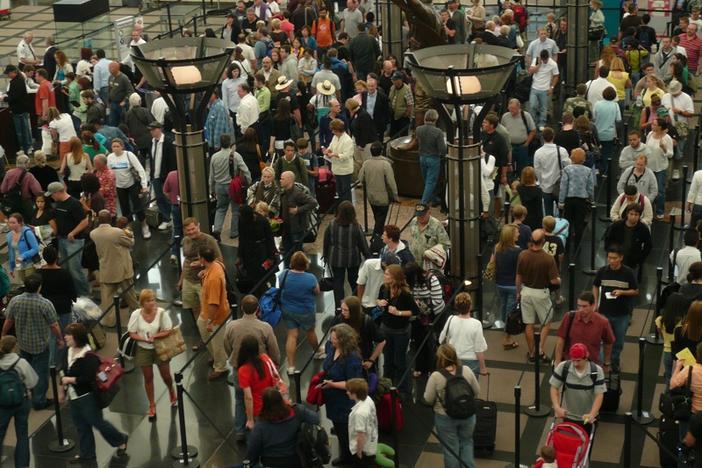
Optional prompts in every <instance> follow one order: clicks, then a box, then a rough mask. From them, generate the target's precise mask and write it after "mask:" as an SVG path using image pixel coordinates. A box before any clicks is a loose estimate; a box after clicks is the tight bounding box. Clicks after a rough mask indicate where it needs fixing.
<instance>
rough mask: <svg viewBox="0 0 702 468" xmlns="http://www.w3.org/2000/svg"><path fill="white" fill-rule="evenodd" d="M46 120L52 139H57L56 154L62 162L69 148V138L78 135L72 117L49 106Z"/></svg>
mask: <svg viewBox="0 0 702 468" xmlns="http://www.w3.org/2000/svg"><path fill="white" fill-rule="evenodd" d="M47 120H48V122H49V130H50V131H51V137H52V138H53V140H54V141H58V155H59V157H60V158H61V162H63V158H64V157H65V156H66V154H67V153H68V152H69V151H70V149H71V143H70V141H71V138H73V137H75V136H78V134H77V133H76V128H75V126H74V125H73V119H72V118H71V116H70V115H69V114H66V113H61V112H59V110H58V109H57V108H55V107H49V113H48V119H47Z"/></svg>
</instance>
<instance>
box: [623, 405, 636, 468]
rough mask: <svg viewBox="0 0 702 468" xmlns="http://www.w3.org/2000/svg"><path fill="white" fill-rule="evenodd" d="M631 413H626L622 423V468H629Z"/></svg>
mask: <svg viewBox="0 0 702 468" xmlns="http://www.w3.org/2000/svg"><path fill="white" fill-rule="evenodd" d="M633 419H634V418H633V415H632V414H631V412H627V413H626V420H625V421H624V455H623V457H622V468H631V425H632V421H633Z"/></svg>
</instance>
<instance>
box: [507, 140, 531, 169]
mask: <svg viewBox="0 0 702 468" xmlns="http://www.w3.org/2000/svg"><path fill="white" fill-rule="evenodd" d="M512 161H513V162H514V168H515V171H516V172H517V177H519V176H521V175H522V169H524V168H525V167H527V166H533V165H534V158H531V157H529V148H527V147H526V146H524V145H523V144H519V145H512Z"/></svg>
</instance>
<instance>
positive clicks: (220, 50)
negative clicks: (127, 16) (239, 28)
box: [131, 37, 235, 94]
mask: <svg viewBox="0 0 702 468" xmlns="http://www.w3.org/2000/svg"><path fill="white" fill-rule="evenodd" d="M234 47H235V45H234V43H233V42H231V41H227V40H224V39H217V38H209V37H180V38H172V39H160V40H157V41H153V42H147V43H146V44H142V45H138V46H132V53H131V56H132V60H133V61H134V64H135V65H136V66H137V67H138V68H139V70H140V71H141V74H142V75H143V76H144V78H145V79H146V81H147V83H149V85H150V86H151V87H152V88H154V89H156V90H158V91H165V92H168V93H176V94H177V93H192V92H197V91H202V90H205V89H207V88H208V87H212V86H215V85H217V84H219V82H220V81H221V79H222V74H223V73H224V71H225V70H226V68H227V66H228V65H229V63H230V62H231V55H232V53H233V52H234Z"/></svg>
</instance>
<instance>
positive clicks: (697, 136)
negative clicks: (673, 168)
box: [692, 122, 700, 174]
mask: <svg viewBox="0 0 702 468" xmlns="http://www.w3.org/2000/svg"><path fill="white" fill-rule="evenodd" d="M692 141H694V142H695V146H693V147H692V173H693V174H694V173H695V172H697V168H698V166H699V162H698V161H699V158H700V126H699V122H698V125H697V127H695V139H694V140H692Z"/></svg>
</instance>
